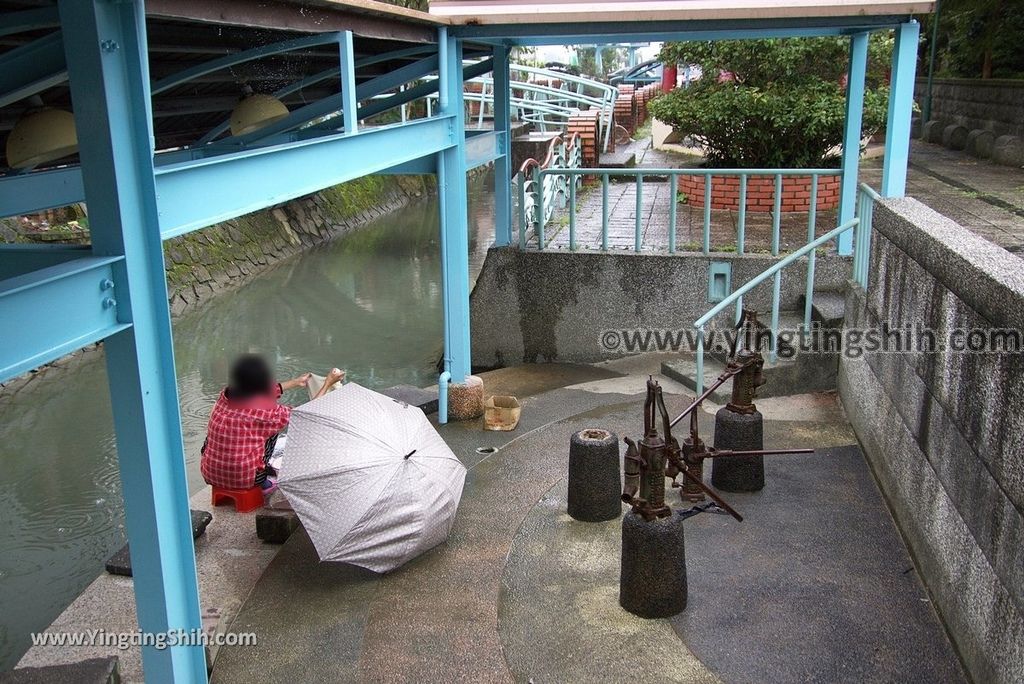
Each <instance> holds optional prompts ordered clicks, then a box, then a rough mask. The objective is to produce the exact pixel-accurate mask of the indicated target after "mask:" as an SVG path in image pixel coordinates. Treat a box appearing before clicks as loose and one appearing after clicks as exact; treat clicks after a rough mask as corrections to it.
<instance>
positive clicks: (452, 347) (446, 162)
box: [437, 27, 471, 409]
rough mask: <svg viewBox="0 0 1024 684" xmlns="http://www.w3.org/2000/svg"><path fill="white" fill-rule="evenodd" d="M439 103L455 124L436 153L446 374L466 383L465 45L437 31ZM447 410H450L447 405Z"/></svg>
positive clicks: (467, 304)
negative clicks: (448, 142) (451, 137)
mask: <svg viewBox="0 0 1024 684" xmlns="http://www.w3.org/2000/svg"><path fill="white" fill-rule="evenodd" d="M438 48H439V54H440V57H441V69H440V73H439V74H438V80H439V91H438V92H439V97H438V100H439V105H440V109H441V112H442V114H443V115H445V116H446V118H448V119H449V121H452V123H453V124H454V132H455V134H456V140H455V145H454V146H453V147H450V148H448V149H446V150H444V151H443V152H441V153H440V154H439V155H438V160H437V186H438V196H439V204H440V214H441V282H442V299H443V310H444V366H445V368H444V370H445V371H446V372H448V373H450V374H451V376H450V377H451V382H453V383H463V382H465V381H466V378H467V377H468V376H469V374H470V372H471V363H470V353H471V351H470V337H469V227H468V226H469V215H468V209H467V203H468V199H467V191H466V151H465V147H466V141H465V128H466V127H465V106H464V104H463V99H462V79H461V78H460V77H461V76H462V73H463V70H462V41H460V40H458V39H456V38H454V37H453V36H450V35H449V34H448V31H447V30H446V29H445V27H441V28H440V29H439V36H438ZM445 409H447V407H445Z"/></svg>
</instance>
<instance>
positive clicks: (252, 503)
mask: <svg viewBox="0 0 1024 684" xmlns="http://www.w3.org/2000/svg"><path fill="white" fill-rule="evenodd" d="M225 501H231V502H233V503H234V504H235V510H236V511H238V512H239V513H248V512H249V511H255V510H256V509H257V508H262V506H263V490H262V489H260V488H259V487H250V488H249V489H224V488H223V487H214V488H213V505H214V506H220V505H221V504H222V503H224V502H225Z"/></svg>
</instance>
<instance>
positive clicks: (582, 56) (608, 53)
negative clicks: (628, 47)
mask: <svg viewBox="0 0 1024 684" xmlns="http://www.w3.org/2000/svg"><path fill="white" fill-rule="evenodd" d="M595 52H596V48H577V49H576V54H577V55H579V60H580V73H582V74H583V75H584V76H590V77H591V78H598V79H600V78H604V77H605V76H607V75H608V74H610V73H611V72H613V71H615V70H616V69H618V68H619V67H620V66H622V64H623V63H624V60H623V59H622V52H621V51H620V50H619V49H618V48H616V47H615V46H614V45H610V46H607V47H603V48H601V67H602V69H601V71H600V72H599V71H598V69H597V57H596V54H595Z"/></svg>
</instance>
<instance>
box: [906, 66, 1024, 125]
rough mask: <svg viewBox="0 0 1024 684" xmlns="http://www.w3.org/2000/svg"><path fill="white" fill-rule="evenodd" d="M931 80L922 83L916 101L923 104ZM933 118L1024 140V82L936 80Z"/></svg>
mask: <svg viewBox="0 0 1024 684" xmlns="http://www.w3.org/2000/svg"><path fill="white" fill-rule="evenodd" d="M927 83H928V82H927V79H923V78H921V79H918V80H917V83H916V84H915V88H914V99H915V100H917V101H918V102H923V101H924V97H925V94H926V92H927ZM932 118H933V119H941V120H943V121H946V122H947V123H956V124H960V125H961V126H964V127H966V128H967V129H968V130H973V129H975V128H977V129H981V130H985V131H992V133H994V134H995V135H996V136H1000V135H1015V136H1018V137H1024V80H1019V79H1005V78H991V79H979V78H936V79H934V81H933V83H932Z"/></svg>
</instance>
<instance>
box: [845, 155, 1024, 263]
mask: <svg viewBox="0 0 1024 684" xmlns="http://www.w3.org/2000/svg"><path fill="white" fill-rule="evenodd" d="M861 180H862V181H863V182H865V183H868V184H869V185H871V186H872V187H874V188H877V187H879V186H880V185H881V181H882V159H881V158H877V159H870V160H867V161H865V162H864V163H863V166H862V169H861ZM907 194H908V195H910V196H911V197H914V198H916V199H917V200H919V201H921V202H922V203H924V204H927V205H928V206H929V207H931V208H932V209H934V210H935V211H937V212H939V213H940V214H942V215H943V216H948V217H949V218H951V219H953V220H954V221H956V222H957V223H959V224H960V225H962V226H963V227H964V228H967V229H968V230H970V231H971V232H973V233H975V234H977V235H980V236H981V237H983V238H985V239H986V240H990V241H991V242H994V243H995V244H997V245H999V246H1000V247H1002V248H1003V249H1006V250H1007V251H1009V252H1012V253H1014V254H1017V255H1018V256H1024V169H1016V168H1013V167H1009V166H1002V165H1000V164H993V163H992V162H989V161H985V160H984V159H977V158H975V157H972V156H970V155H969V154H967V153H966V152H957V151H954V150H949V149H946V148H945V147H942V146H941V145H933V144H930V143H926V142H922V141H920V140H913V141H911V148H910V170H909V173H908V175H907Z"/></svg>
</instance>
